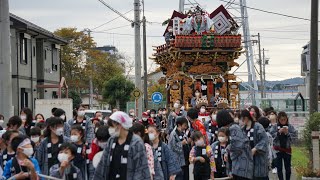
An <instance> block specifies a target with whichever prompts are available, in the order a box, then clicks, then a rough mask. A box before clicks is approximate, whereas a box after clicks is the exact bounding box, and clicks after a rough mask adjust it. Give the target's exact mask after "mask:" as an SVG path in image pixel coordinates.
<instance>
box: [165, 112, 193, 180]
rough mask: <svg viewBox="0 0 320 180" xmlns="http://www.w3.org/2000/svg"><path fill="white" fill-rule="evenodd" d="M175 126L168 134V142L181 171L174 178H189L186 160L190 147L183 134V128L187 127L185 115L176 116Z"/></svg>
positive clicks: (177, 179)
mask: <svg viewBox="0 0 320 180" xmlns="http://www.w3.org/2000/svg"><path fill="white" fill-rule="evenodd" d="M176 126H177V127H176V129H175V130H174V131H172V132H171V134H170V138H169V144H168V145H169V148H170V149H171V150H172V151H173V153H174V154H175V156H176V157H178V162H177V164H178V165H179V166H180V167H181V169H182V171H181V172H180V173H178V174H177V176H176V180H183V179H189V166H188V164H189V163H188V162H186V161H189V160H188V159H189V153H190V147H189V145H188V141H187V139H186V137H185V136H184V132H185V130H187V129H188V128H189V127H188V120H187V119H186V118H185V117H177V119H176Z"/></svg>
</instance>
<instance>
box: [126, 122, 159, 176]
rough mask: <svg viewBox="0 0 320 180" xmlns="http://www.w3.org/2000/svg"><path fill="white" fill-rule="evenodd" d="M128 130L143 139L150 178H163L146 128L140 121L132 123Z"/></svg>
mask: <svg viewBox="0 0 320 180" xmlns="http://www.w3.org/2000/svg"><path fill="white" fill-rule="evenodd" d="M130 130H131V131H132V132H133V133H134V134H136V135H138V136H140V137H141V139H142V140H143V141H144V145H145V149H146V152H147V158H148V166H149V170H150V175H151V180H153V179H154V180H156V179H159V180H160V179H163V173H162V170H161V165H160V163H159V161H158V158H156V156H154V154H155V152H154V151H153V149H152V147H151V146H150V140H149V136H148V133H146V129H145V128H144V126H143V125H142V124H140V123H133V126H132V127H131V128H130Z"/></svg>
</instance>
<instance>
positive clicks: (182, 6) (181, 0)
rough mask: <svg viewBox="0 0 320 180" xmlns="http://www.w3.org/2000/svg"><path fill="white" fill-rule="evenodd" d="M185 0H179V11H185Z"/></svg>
mask: <svg viewBox="0 0 320 180" xmlns="http://www.w3.org/2000/svg"><path fill="white" fill-rule="evenodd" d="M184 4H185V0H179V12H180V13H184Z"/></svg>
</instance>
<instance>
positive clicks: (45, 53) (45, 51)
mask: <svg viewBox="0 0 320 180" xmlns="http://www.w3.org/2000/svg"><path fill="white" fill-rule="evenodd" d="M44 60H47V50H46V49H45V50H44Z"/></svg>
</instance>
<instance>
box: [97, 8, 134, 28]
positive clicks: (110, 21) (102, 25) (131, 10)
mask: <svg viewBox="0 0 320 180" xmlns="http://www.w3.org/2000/svg"><path fill="white" fill-rule="evenodd" d="M131 11H133V9H131V10H130V11H128V12H126V13H124V15H125V14H128V13H129V12H131ZM119 18H121V16H120V15H119V16H118V17H116V18H114V19H111V20H110V21H108V22H106V23H103V24H101V25H99V26H96V27H94V28H92V30H95V29H98V28H100V27H102V26H104V25H106V24H109V23H111V22H113V21H115V20H117V19H119Z"/></svg>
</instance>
